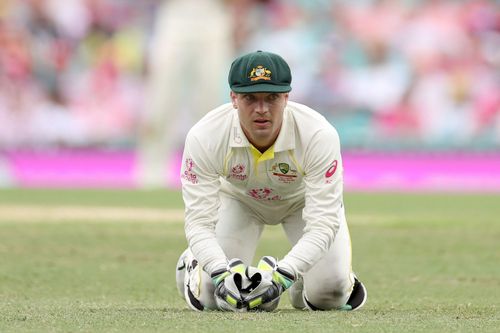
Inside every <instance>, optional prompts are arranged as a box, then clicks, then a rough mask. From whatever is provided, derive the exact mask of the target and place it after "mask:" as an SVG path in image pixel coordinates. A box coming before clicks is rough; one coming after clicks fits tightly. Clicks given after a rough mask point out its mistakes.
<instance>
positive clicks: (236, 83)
mask: <svg viewBox="0 0 500 333" xmlns="http://www.w3.org/2000/svg"><path fill="white" fill-rule="evenodd" d="M228 79H229V87H230V88H231V90H232V91H234V92H235V93H257V92H275V93H285V92H289V91H290V90H292V87H291V86H290V84H291V83H292V73H291V72H290V67H289V66H288V64H287V63H286V61H285V60H284V59H283V58H282V57H281V56H279V55H277V54H274V53H271V52H263V51H257V52H252V53H249V54H245V55H243V56H241V57H239V58H237V59H236V60H234V61H233V63H232V64H231V69H230V70H229V78H228Z"/></svg>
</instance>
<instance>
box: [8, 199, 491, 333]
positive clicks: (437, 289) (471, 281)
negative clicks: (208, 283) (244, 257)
mask: <svg viewBox="0 0 500 333" xmlns="http://www.w3.org/2000/svg"><path fill="white" fill-rule="evenodd" d="M345 203H346V208H347V216H348V221H349V224H350V230H351V237H352V242H353V265H354V270H355V271H356V273H357V274H358V276H359V277H360V279H361V280H362V281H363V282H364V283H365V285H366V287H367V289H368V295H369V297H368V302H367V304H366V305H365V307H364V308H363V309H362V310H361V311H357V312H335V311H333V312H305V311H297V310H294V309H293V308H292V307H291V306H290V304H289V302H288V298H287V296H286V295H285V296H284V297H283V299H282V302H281V304H280V307H279V310H278V311H276V312H273V313H244V314H234V313H220V312H207V313H194V312H191V311H189V310H187V308H186V305H185V303H184V301H183V300H182V299H181V298H180V297H179V296H178V295H177V290H176V287H175V263H176V261H177V258H178V256H179V254H180V253H181V251H182V250H183V249H184V248H185V246H186V241H185V238H184V233H183V226H182V221H181V220H180V219H179V214H169V212H172V211H177V212H178V211H179V210H180V209H182V200H181V196H180V193H179V192H167V191H158V192H140V191H111V190H108V191H93V190H86V191H77V190H2V191H0V332H28V331H31V332H103V331H104V332H129V331H130V332H132V331H133V332H136V331H161V332H218V333H223V332H250V331H253V332H255V331H258V332H303V333H305V332H498V329H499V327H500V308H499V305H500V302H499V297H500V265H499V263H500V250H499V245H498V244H499V240H500V218H499V216H500V196H498V195H453V194H380V193H376V194H359V193H347V194H346V196H345ZM68 207H69V208H71V209H69V210H68ZM64 209H66V210H64ZM61 211H65V212H66V213H65V214H60V212H61ZM68 212H69V213H68ZM89 212H90V214H89ZM103 212H107V213H106V214H103ZM132 212H140V214H132ZM148 212H156V213H158V212H160V214H152V215H151V214H149V213H148ZM162 212H163V213H164V214H163V213H162ZM141 214H145V215H144V216H148V218H147V219H144V220H142V219H141V218H140V216H141ZM94 215H95V218H93V216H94ZM287 249H288V244H287V242H286V240H285V237H284V235H283V233H282V231H281V228H280V227H279V226H278V227H271V228H268V229H267V230H266V231H265V232H264V235H263V237H262V240H261V243H260V246H259V248H258V253H257V255H256V258H258V257H260V256H261V255H275V256H278V257H281V256H283V255H284V254H285V253H286V251H287Z"/></svg>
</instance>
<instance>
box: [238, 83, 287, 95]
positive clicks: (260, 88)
mask: <svg viewBox="0 0 500 333" xmlns="http://www.w3.org/2000/svg"><path fill="white" fill-rule="evenodd" d="M231 90H232V91H233V92H235V93H259V92H269V93H286V92H289V91H291V90H292V87H290V86H289V85H286V86H278V85H275V84H266V83H261V84H253V85H249V86H245V87H232V88H231Z"/></svg>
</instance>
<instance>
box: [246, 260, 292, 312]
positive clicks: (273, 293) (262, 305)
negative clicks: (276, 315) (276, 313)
mask: <svg viewBox="0 0 500 333" xmlns="http://www.w3.org/2000/svg"><path fill="white" fill-rule="evenodd" d="M257 269H258V270H259V271H260V272H261V273H262V275H263V281H265V280H267V281H269V280H270V281H271V283H270V284H269V285H268V286H266V287H265V289H264V290H263V291H262V292H260V293H259V294H258V295H255V293H253V295H252V299H250V297H247V298H246V301H247V303H248V304H249V309H250V310H253V309H255V310H264V311H273V310H274V309H276V307H278V304H279V301H280V297H281V294H283V292H284V291H285V290H287V289H288V288H290V287H291V286H292V284H293V283H294V282H295V276H294V275H293V274H292V273H290V272H288V271H286V270H284V269H282V268H280V267H278V262H277V260H276V258H273V257H270V256H265V257H263V258H262V259H261V260H260V261H259V264H258V265H257ZM262 286H264V284H262Z"/></svg>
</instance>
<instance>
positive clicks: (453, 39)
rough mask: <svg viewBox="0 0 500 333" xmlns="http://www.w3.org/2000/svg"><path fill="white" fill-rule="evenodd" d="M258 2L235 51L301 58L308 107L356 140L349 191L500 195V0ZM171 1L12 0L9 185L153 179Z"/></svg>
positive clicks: (0, 29) (7, 14)
mask: <svg viewBox="0 0 500 333" xmlns="http://www.w3.org/2000/svg"><path fill="white" fill-rule="evenodd" d="M247 3H250V4H251V5H247V7H246V10H247V13H245V15H244V16H245V17H246V18H247V21H246V22H247V23H246V25H245V27H246V31H244V33H239V35H238V37H237V39H235V43H234V48H233V50H234V55H237V54H241V53H243V52H246V51H252V50H255V49H265V50H268V51H273V52H277V53H280V54H283V55H284V56H285V57H286V58H287V59H288V61H289V62H290V65H291V67H292V71H293V73H294V82H293V88H294V90H293V92H292V100H295V101H298V102H302V103H305V104H307V105H309V106H311V107H313V108H315V109H316V110H318V111H320V112H321V113H322V114H323V115H325V117H327V118H328V119H329V120H330V121H331V122H332V123H333V124H334V125H335V126H336V128H337V129H338V131H339V133H340V136H341V140H342V144H343V151H344V154H345V157H344V159H345V162H344V163H345V164H346V170H347V172H346V188H347V189H348V190H349V189H361V190H363V189H397V190H404V189H410V190H411V189H424V190H426V189H427V190H432V189H439V190H446V189H451V190H474V191H481V190H482V189H484V190H486V191H498V190H500V180H499V178H500V177H499V170H500V167H499V165H500V162H499V159H500V157H499V147H500V93H499V92H500V88H499V81H498V79H499V77H498V75H499V72H498V68H499V66H500V35H499V29H500V19H499V14H498V10H497V9H498V4H497V2H495V1H484V0H474V1H443V0H440V1H417V0H414V1H369V0H363V1H326V0H315V1H301V0H294V1H278V0H271V1H247ZM157 7H158V2H157V1H152V0H146V1H112V0H71V1H52V0H51V1H39V0H29V1H12V0H10V1H2V2H1V4H0V49H1V50H2V51H1V53H0V186H3V187H10V186H21V187H36V186H44V187H46V186H57V187H67V186H75V185H79V186H86V187H89V186H95V187H135V186H136V185H137V184H135V182H134V179H133V177H132V173H133V169H134V163H135V157H134V156H135V154H134V150H135V146H136V142H137V133H138V123H139V120H140V118H141V116H142V114H143V112H144V105H145V89H146V88H145V86H146V85H145V82H146V80H147V77H148V59H149V52H150V51H151V35H152V29H153V27H154V14H155V12H156V11H157ZM237 26H238V25H237V24H236V25H235V30H236V27H237ZM200 33H201V32H200ZM214 47H216V46H214ZM228 66H229V64H228ZM178 80H179V79H178ZM220 91H221V94H220V103H223V102H226V101H228V97H227V87H226V86H225V82H221V89H220ZM191 94H196V91H192V92H191ZM214 106H215V105H214ZM211 107H213V106H207V111H208V110H209V109H210V108H211ZM181 111H182V110H181ZM455 170H456V173H453V172H454V171H455ZM176 171H177V170H173V171H172V172H176ZM450 172H451V173H450ZM170 185H173V186H174V187H175V186H176V185H178V184H175V183H174V184H170Z"/></svg>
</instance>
